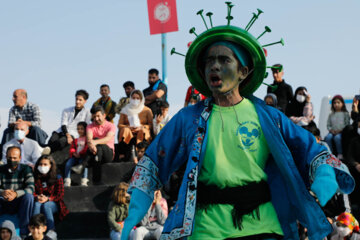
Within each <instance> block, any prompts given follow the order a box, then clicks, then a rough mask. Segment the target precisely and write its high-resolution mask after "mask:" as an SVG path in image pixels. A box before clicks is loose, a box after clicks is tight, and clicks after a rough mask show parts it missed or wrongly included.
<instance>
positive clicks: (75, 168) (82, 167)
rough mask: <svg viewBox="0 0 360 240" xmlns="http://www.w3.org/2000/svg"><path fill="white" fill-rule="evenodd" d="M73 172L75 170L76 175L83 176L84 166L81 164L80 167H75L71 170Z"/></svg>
mask: <svg viewBox="0 0 360 240" xmlns="http://www.w3.org/2000/svg"><path fill="white" fill-rule="evenodd" d="M71 170H73V171H74V173H76V174H82V172H83V171H84V166H83V165H82V164H79V165H76V166H73V167H72V168H71Z"/></svg>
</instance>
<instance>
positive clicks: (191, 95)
mask: <svg viewBox="0 0 360 240" xmlns="http://www.w3.org/2000/svg"><path fill="white" fill-rule="evenodd" d="M195 99H196V102H199V101H202V100H205V99H206V97H205V96H204V95H202V94H201V93H200V92H199V91H198V90H196V89H195V88H194V87H193V86H190V87H189V88H188V90H187V91H186V97H185V103H184V107H187V106H188V105H189V104H191V105H193V101H191V100H195ZM196 102H195V103H196Z"/></svg>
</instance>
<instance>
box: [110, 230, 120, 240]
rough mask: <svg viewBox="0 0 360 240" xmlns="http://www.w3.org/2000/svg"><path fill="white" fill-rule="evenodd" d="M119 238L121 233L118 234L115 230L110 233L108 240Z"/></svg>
mask: <svg viewBox="0 0 360 240" xmlns="http://www.w3.org/2000/svg"><path fill="white" fill-rule="evenodd" d="M120 238H121V233H120V232H117V231H115V230H111V232H110V239H111V240H120Z"/></svg>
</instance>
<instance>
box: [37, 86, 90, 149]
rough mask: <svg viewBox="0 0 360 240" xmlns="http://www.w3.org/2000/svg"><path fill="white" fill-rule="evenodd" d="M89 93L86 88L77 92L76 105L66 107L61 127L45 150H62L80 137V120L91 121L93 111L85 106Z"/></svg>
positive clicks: (52, 136)
mask: <svg viewBox="0 0 360 240" xmlns="http://www.w3.org/2000/svg"><path fill="white" fill-rule="evenodd" d="M88 98H89V94H88V93H87V92H86V91H85V90H78V91H76V93H75V106H74V107H69V108H65V109H64V110H63V112H62V115H61V127H60V128H59V129H58V130H56V131H54V132H53V133H52V135H51V137H50V139H49V142H48V146H47V147H46V148H45V150H44V152H46V153H50V152H55V151H58V150H61V149H63V148H65V147H66V146H67V145H69V144H71V143H72V141H73V139H74V138H78V133H77V124H78V123H79V122H86V123H90V121H91V113H90V111H89V109H86V108H85V103H86V101H87V99H88Z"/></svg>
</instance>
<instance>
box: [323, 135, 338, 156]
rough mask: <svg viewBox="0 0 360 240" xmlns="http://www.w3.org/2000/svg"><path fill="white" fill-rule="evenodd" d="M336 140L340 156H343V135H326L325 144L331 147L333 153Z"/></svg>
mask: <svg viewBox="0 0 360 240" xmlns="http://www.w3.org/2000/svg"><path fill="white" fill-rule="evenodd" d="M333 139H334V142H335V147H336V151H337V153H338V154H342V145H341V133H339V134H336V135H335V136H334V135H333V134H331V133H329V134H328V135H326V137H325V142H326V143H327V144H328V145H329V147H330V150H331V151H332V152H333V144H332V140H333Z"/></svg>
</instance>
